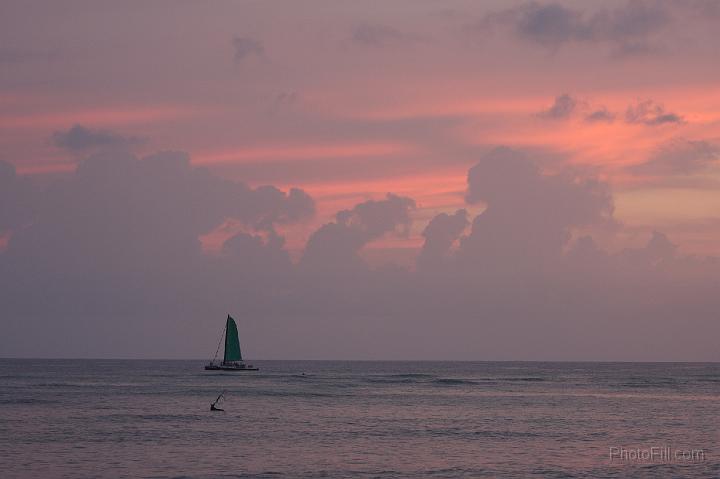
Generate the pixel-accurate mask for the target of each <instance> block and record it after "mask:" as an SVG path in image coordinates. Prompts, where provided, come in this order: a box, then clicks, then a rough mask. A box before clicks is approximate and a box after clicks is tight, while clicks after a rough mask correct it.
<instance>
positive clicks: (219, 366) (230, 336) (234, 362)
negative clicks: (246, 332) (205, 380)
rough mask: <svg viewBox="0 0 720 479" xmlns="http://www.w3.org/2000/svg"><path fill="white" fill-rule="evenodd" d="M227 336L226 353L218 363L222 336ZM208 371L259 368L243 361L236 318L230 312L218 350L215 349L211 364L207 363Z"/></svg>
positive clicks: (254, 369) (252, 369)
mask: <svg viewBox="0 0 720 479" xmlns="http://www.w3.org/2000/svg"><path fill="white" fill-rule="evenodd" d="M223 336H224V337H225V355H224V356H223V360H222V362H221V363H219V362H218V363H216V362H215V360H216V359H217V355H218V352H219V351H220V344H221V343H222V338H223ZM205 370H207V371H257V370H258V368H256V367H253V365H252V364H245V363H244V362H243V358H242V353H241V352H240V340H239V339H238V330H237V324H235V320H234V319H233V318H232V317H230V315H229V314H228V317H227V321H226V322H225V329H224V330H223V335H222V336H220V343H218V347H217V350H215V357H214V358H213V360H212V361H210V363H209V364H207V365H205Z"/></svg>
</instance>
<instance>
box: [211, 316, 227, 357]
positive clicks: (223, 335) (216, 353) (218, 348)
mask: <svg viewBox="0 0 720 479" xmlns="http://www.w3.org/2000/svg"><path fill="white" fill-rule="evenodd" d="M226 329H227V324H225V327H224V328H223V330H222V333H220V341H218V346H217V349H216V350H215V356H213V360H212V362H215V360H216V359H217V355H218V353H219V352H220V345H221V344H222V342H223V338H224V337H225V330H226Z"/></svg>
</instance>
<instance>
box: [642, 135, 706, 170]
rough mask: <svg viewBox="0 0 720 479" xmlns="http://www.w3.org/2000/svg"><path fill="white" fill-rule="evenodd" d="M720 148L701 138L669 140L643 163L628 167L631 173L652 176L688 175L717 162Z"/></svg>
mask: <svg viewBox="0 0 720 479" xmlns="http://www.w3.org/2000/svg"><path fill="white" fill-rule="evenodd" d="M718 158H720V149H718V147H717V146H716V145H714V144H713V143H710V142H708V141H703V140H695V141H693V140H681V139H677V140H674V141H671V142H669V143H667V144H665V145H663V146H661V147H660V148H658V149H657V151H655V152H654V153H653V154H652V155H651V156H650V158H648V160H647V161H645V162H644V163H640V164H638V165H633V166H631V167H630V168H629V170H630V171H631V172H632V173H636V174H642V175H653V176H666V175H689V174H692V173H696V172H698V171H702V170H704V169H706V168H707V167H709V166H710V165H712V164H714V163H715V162H717V160H718Z"/></svg>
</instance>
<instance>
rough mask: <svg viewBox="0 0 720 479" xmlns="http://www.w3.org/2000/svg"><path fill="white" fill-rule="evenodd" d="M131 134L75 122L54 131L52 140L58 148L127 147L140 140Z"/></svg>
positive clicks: (70, 149)
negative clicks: (64, 129) (120, 133)
mask: <svg viewBox="0 0 720 479" xmlns="http://www.w3.org/2000/svg"><path fill="white" fill-rule="evenodd" d="M141 141H142V139H140V138H137V137H133V136H123V135H119V134H117V133H113V132H112V131H108V130H101V129H93V128H87V127H85V126H83V125H80V124H76V125H74V126H72V127H71V128H70V129H68V130H66V131H56V132H55V133H53V135H52V142H53V144H54V145H55V146H57V147H58V148H63V149H65V150H69V151H75V152H81V151H86V150H88V149H92V148H105V147H121V148H122V147H127V146H130V145H132V144H135V143H139V142H141Z"/></svg>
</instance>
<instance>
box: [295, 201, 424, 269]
mask: <svg viewBox="0 0 720 479" xmlns="http://www.w3.org/2000/svg"><path fill="white" fill-rule="evenodd" d="M414 209H415V201H414V200H412V199H411V198H407V197H403V196H398V195H394V194H392V193H388V194H387V196H386V197H385V199H382V200H368V201H365V202H364V203H360V204H358V205H356V206H355V207H354V208H352V209H350V210H342V211H339V212H338V213H337V214H336V215H335V221H334V222H332V223H327V224H325V225H323V226H322V227H321V228H320V229H318V230H317V231H316V232H315V233H313V235H312V236H311V237H310V239H309V240H308V243H307V247H306V249H305V254H304V256H303V258H302V264H303V265H304V266H306V267H308V268H311V269H316V270H337V269H343V268H345V269H347V268H355V267H358V266H360V265H362V260H361V259H360V257H359V256H358V252H359V251H360V249H361V248H362V247H363V246H365V245H366V244H367V243H369V242H370V241H372V240H375V239H378V238H380V237H382V236H383V235H385V234H387V233H390V232H395V233H398V234H401V235H402V234H407V232H408V229H409V227H410V224H411V222H412V220H411V217H410V212H411V211H412V210H414Z"/></svg>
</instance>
